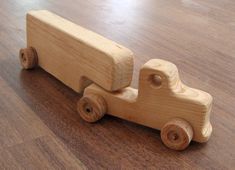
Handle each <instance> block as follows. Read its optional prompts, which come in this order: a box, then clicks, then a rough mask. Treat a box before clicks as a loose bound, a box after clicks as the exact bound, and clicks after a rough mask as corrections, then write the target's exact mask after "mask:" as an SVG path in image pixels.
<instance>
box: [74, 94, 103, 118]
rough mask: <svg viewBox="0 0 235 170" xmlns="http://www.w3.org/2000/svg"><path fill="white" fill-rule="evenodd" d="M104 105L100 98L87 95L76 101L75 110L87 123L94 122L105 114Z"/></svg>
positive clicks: (94, 95)
mask: <svg viewBox="0 0 235 170" xmlns="http://www.w3.org/2000/svg"><path fill="white" fill-rule="evenodd" d="M106 108H107V107H106V103H105V100H104V98H103V97H102V96H99V95H96V94H88V95H85V96H84V97H82V98H81V99H80V100H79V101H78V105H77V110H78V112H79V114H80V116H81V117H82V119H84V120H85V121H87V122H96V121H98V120H100V119H101V118H102V117H103V116H104V114H105V113H106Z"/></svg>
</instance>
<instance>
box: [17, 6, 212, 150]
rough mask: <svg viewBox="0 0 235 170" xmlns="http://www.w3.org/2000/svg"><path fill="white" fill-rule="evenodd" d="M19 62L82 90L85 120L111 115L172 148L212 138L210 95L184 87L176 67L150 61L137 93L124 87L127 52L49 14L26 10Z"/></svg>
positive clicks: (128, 76)
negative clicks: (157, 136)
mask: <svg viewBox="0 0 235 170" xmlns="http://www.w3.org/2000/svg"><path fill="white" fill-rule="evenodd" d="M20 61H21V65H22V66H23V68H25V69H31V68H34V67H36V66H37V65H39V66H40V67H42V68H43V69H44V70H46V71H47V72H49V73H50V74H52V75H53V76H55V77H56V78H58V79H59V80H60V81H62V82H63V83H64V84H66V85H67V86H69V87H71V88H72V89H73V90H75V91H76V92H82V91H83V90H84V94H83V97H82V98H81V99H80V100H79V101H78V105H77V110H78V112H79V113H80V116H81V117H82V118H83V119H84V120H85V121H87V122H96V121H97V120H99V119H101V118H102V117H103V116H104V115H105V114H110V115H113V116H117V117H120V118H123V119H126V120H129V121H132V122H136V123H139V124H142V125H144V126H148V127H151V128H155V129H159V130H161V139H162V141H163V143H164V144H165V145H166V146H167V147H169V148H171V149H175V150H183V149H185V148H186V147H187V146H188V145H189V143H190V141H191V140H194V141H197V142H206V141H207V140H208V139H209V137H210V135H211V132H212V127H211V124H210V111H211V106H212V97H211V95H210V94H208V93H206V92H203V91H200V90H197V89H193V88H190V87H188V86H186V85H184V84H183V83H182V82H181V81H180V78H179V74H178V70H177V67H176V66H175V65H174V64H172V63H170V62H168V61H164V60H160V59H152V60H150V61H148V62H147V63H145V64H144V65H143V67H142V68H141V70H140V76H139V89H138V90H137V89H134V88H131V87H128V86H129V85H130V83H131V79H132V74H133V53H132V52H131V51H130V50H128V49H127V48H125V47H123V46H121V45H119V44H117V43H115V42H112V41H110V40H108V39H106V38H104V37H102V36H100V35H98V34H96V33H93V32H91V31H89V30H86V29H84V28H82V27H80V26H78V25H75V24H74V23H72V22H70V21H68V20H66V19H63V18H61V17H59V16H57V15H55V14H53V13H51V12H49V11H46V10H39V11H30V12H28V14H27V48H24V49H21V50H20Z"/></svg>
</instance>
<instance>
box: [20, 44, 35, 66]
mask: <svg viewBox="0 0 235 170" xmlns="http://www.w3.org/2000/svg"><path fill="white" fill-rule="evenodd" d="M19 58H20V63H21V66H22V67H23V68H24V69H32V68H34V67H36V66H37V64H38V56H37V52H36V50H35V49H34V48H32V47H28V48H22V49H20V52H19Z"/></svg>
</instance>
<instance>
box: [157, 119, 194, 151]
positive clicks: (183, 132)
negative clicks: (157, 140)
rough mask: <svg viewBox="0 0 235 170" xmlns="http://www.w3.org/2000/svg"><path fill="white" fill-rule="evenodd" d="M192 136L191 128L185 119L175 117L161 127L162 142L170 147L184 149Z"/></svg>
mask: <svg viewBox="0 0 235 170" xmlns="http://www.w3.org/2000/svg"><path fill="white" fill-rule="evenodd" d="M192 138H193V128H192V126H191V125H190V124H189V123H188V122H187V121H185V120H183V119H180V118H175V119H173V120H171V121H169V122H167V123H166V124H165V125H164V126H163V127H162V128H161V139H162V142H163V143H164V144H165V145H166V146H167V147H168V148H170V149H174V150H184V149H186V148H187V147H188V145H189V144H190V142H191V140H192Z"/></svg>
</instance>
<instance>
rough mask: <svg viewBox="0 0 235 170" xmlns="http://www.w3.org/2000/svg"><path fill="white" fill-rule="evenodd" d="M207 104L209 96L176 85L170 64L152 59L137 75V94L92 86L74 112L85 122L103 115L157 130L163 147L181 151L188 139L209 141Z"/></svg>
mask: <svg viewBox="0 0 235 170" xmlns="http://www.w3.org/2000/svg"><path fill="white" fill-rule="evenodd" d="M211 103H212V97H211V95H209V94H208V93H206V92H203V91H200V90H197V89H193V88H190V87H187V86H186V85H184V84H183V83H182V82H181V81H180V79H179V74H178V70H177V67H176V66H175V65H174V64H172V63H170V62H167V61H164V60H160V59H153V60H150V61H148V62H147V63H146V64H144V66H143V67H142V69H141V71H140V77H139V90H136V89H133V88H131V87H127V88H124V89H121V90H119V91H116V92H108V91H105V90H104V89H103V88H101V87H99V86H98V85H95V84H92V85H90V86H88V87H87V88H86V89H85V92H84V97H83V98H82V99H81V100H80V102H79V103H78V110H79V113H80V115H81V116H82V117H83V119H85V120H86V121H89V122H94V121H97V120H98V119H100V118H101V117H102V116H103V115H104V114H105V113H107V114H110V115H113V116H116V117H119V118H123V119H126V120H129V121H133V122H137V123H139V124H142V125H145V126H148V127H151V128H155V129H159V130H161V138H162V140H163V142H164V144H165V145H167V146H168V147H170V148H172V149H176V150H182V149H184V148H186V147H187V146H188V144H189V143H190V141H191V139H192V140H194V141H197V142H206V141H207V140H208V138H209V137H210V135H211V132H212V127H211V124H210V120H209V117H210V111H211Z"/></svg>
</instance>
